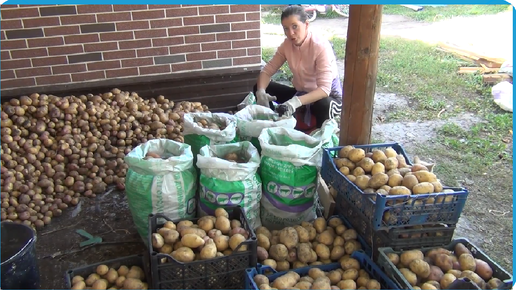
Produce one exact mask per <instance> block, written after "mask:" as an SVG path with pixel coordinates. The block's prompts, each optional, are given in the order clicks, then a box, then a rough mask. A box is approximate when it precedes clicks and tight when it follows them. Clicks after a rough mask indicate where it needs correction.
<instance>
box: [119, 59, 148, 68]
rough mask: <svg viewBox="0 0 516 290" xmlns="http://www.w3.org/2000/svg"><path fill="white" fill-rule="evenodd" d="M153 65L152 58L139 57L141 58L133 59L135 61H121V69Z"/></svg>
mask: <svg viewBox="0 0 516 290" xmlns="http://www.w3.org/2000/svg"><path fill="white" fill-rule="evenodd" d="M153 64H154V58H152V57H145V58H143V57H141V58H135V59H124V60H122V67H134V66H137V67H139V66H146V65H153Z"/></svg>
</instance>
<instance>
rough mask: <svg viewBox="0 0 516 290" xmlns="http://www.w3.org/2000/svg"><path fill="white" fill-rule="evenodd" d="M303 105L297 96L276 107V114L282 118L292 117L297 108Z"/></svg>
mask: <svg viewBox="0 0 516 290" xmlns="http://www.w3.org/2000/svg"><path fill="white" fill-rule="evenodd" d="M302 105H303V104H302V103H301V101H300V100H299V98H298V97H297V96H295V97H293V98H292V99H290V100H288V101H286V102H285V103H283V104H280V105H278V106H277V107H276V112H277V113H278V114H279V115H280V117H283V116H286V117H292V115H294V112H296V110H297V108H299V107H301V106H302Z"/></svg>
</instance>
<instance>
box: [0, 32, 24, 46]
mask: <svg viewBox="0 0 516 290" xmlns="http://www.w3.org/2000/svg"><path fill="white" fill-rule="evenodd" d="M2 32H3V31H2ZM0 45H1V47H2V49H17V48H27V42H26V41H25V39H16V40H4V41H2V43H1V44H0Z"/></svg>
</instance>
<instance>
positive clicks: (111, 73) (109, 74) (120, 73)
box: [106, 67, 138, 79]
mask: <svg viewBox="0 0 516 290" xmlns="http://www.w3.org/2000/svg"><path fill="white" fill-rule="evenodd" d="M137 75H138V68H136V67H130V68H121V69H114V70H107V71H106V78H108V79H111V78H120V77H129V76H137Z"/></svg>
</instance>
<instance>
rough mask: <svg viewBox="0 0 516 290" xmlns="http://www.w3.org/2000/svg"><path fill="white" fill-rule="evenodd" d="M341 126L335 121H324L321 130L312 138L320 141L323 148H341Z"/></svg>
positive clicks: (313, 133)
mask: <svg viewBox="0 0 516 290" xmlns="http://www.w3.org/2000/svg"><path fill="white" fill-rule="evenodd" d="M339 132H340V130H339V124H338V123H337V121H335V120H334V119H328V120H326V121H324V123H323V124H322V126H321V128H320V129H317V130H315V131H313V132H312V133H311V134H310V136H312V137H314V138H316V139H317V140H320V141H321V142H322V147H323V148H333V147H337V146H339V137H338V134H339Z"/></svg>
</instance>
